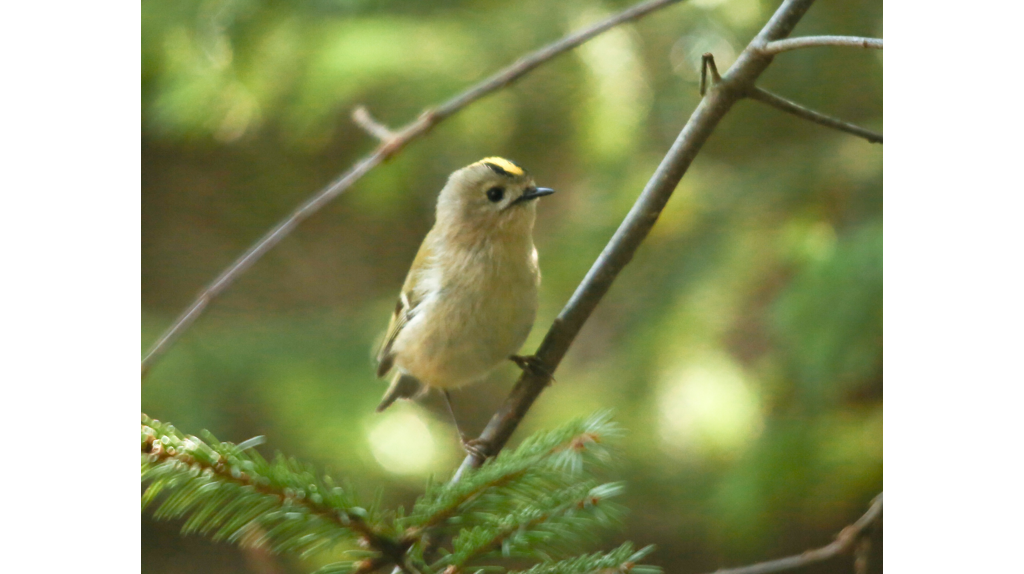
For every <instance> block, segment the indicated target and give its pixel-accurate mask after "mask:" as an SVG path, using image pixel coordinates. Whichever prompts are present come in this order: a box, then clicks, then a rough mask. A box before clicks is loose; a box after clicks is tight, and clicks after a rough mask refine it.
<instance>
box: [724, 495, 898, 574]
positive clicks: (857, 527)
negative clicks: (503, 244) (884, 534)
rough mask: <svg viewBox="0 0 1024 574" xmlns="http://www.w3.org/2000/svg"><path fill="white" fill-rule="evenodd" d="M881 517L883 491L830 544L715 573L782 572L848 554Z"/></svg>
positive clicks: (755, 573)
mask: <svg viewBox="0 0 1024 574" xmlns="http://www.w3.org/2000/svg"><path fill="white" fill-rule="evenodd" d="M881 517H882V493H879V494H878V496H876V497H875V500H874V501H873V502H872V503H871V507H870V508H868V511H867V512H865V513H864V515H863V516H861V517H860V518H859V519H857V522H854V523H853V524H851V525H849V526H847V527H846V528H844V529H843V530H842V531H841V532H840V533H839V535H838V536H836V539H835V542H833V543H832V544H829V545H828V546H825V547H822V548H815V549H814V550H808V551H806V552H804V553H803V554H797V555H796V556H789V557H786V558H779V559H778V560H770V561H768V562H761V563H758V564H752V565H750V566H743V567H740V568H730V569H727V570H716V571H715V572H714V574H770V573H771V572H782V571H783V570H792V569H794V568H800V567H803V566H807V565H808V564H814V563H815V562H822V561H825V560H828V559H830V558H834V557H836V556H839V555H840V554H848V553H850V552H853V551H854V549H855V548H857V547H858V545H859V544H860V542H861V540H863V539H865V538H866V536H867V534H868V533H869V529H870V528H871V527H872V526H873V525H874V524H875V523H876V522H878V521H880V520H881Z"/></svg>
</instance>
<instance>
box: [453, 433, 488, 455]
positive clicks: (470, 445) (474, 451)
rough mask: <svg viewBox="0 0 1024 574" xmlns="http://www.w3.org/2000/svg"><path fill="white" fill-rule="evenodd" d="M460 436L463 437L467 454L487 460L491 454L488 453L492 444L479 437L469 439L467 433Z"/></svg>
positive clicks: (463, 444) (463, 445)
mask: <svg viewBox="0 0 1024 574" xmlns="http://www.w3.org/2000/svg"><path fill="white" fill-rule="evenodd" d="M459 438H461V439H462V448H463V450H465V451H466V454H468V455H470V456H472V457H474V458H476V459H477V460H480V461H485V460H487V457H488V456H489V455H488V454H487V453H488V452H489V451H490V447H491V445H489V444H487V442H486V441H484V440H482V439H478V438H474V439H470V440H467V439H466V437H465V435H461V436H460V437H459Z"/></svg>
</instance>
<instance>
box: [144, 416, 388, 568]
mask: <svg viewBox="0 0 1024 574" xmlns="http://www.w3.org/2000/svg"><path fill="white" fill-rule="evenodd" d="M142 454H143V460H142V464H143V466H142V479H143V481H148V482H150V484H149V487H148V488H147V489H146V492H145V493H144V494H143V498H142V502H143V508H145V507H146V506H148V505H149V504H151V503H152V502H153V501H154V500H155V499H156V498H157V496H158V495H160V494H161V493H162V492H164V491H170V492H171V493H170V496H168V497H167V499H165V500H164V501H163V503H162V504H161V505H160V506H159V508H158V509H157V510H156V512H155V516H156V517H157V518H175V517H181V516H184V515H186V514H189V513H190V514H191V515H190V516H189V518H188V520H187V521H186V522H185V525H184V527H183V532H185V533H188V532H199V533H202V534H213V538H214V540H219V539H227V540H228V541H231V542H238V543H248V544H251V545H257V546H259V545H263V544H264V543H268V542H269V543H271V547H272V549H273V550H274V551H276V552H283V551H287V552H300V553H305V552H310V551H313V550H316V549H318V548H320V547H322V546H323V545H325V544H329V543H334V542H336V541H337V540H339V539H341V538H343V537H345V536H356V537H358V538H359V539H360V540H361V541H362V542H363V543H364V544H365V545H367V546H368V547H370V548H372V549H374V550H377V551H378V552H380V553H381V554H383V555H384V556H387V557H389V558H390V559H392V560H393V561H395V562H400V561H401V560H402V555H403V554H404V552H405V548H403V547H402V544H400V543H399V542H397V541H395V540H392V539H391V538H389V537H387V536H384V535H383V534H382V533H381V532H380V531H378V529H376V528H375V527H374V526H373V525H371V524H370V523H368V522H367V520H366V514H367V513H366V511H365V510H363V509H362V508H360V507H357V506H355V504H354V502H353V501H352V500H350V498H349V496H348V495H347V494H346V493H345V492H344V491H343V490H342V489H341V488H340V487H338V486H336V485H334V483H333V481H332V480H331V479H330V478H329V477H321V476H317V475H316V474H315V473H313V472H312V470H311V469H310V468H308V467H302V466H300V465H299V464H298V463H296V462H295V461H289V460H286V459H284V458H279V459H278V460H276V461H275V462H273V463H270V462H268V461H266V460H265V459H263V458H262V457H261V456H259V454H257V453H255V452H246V450H245V449H244V448H240V447H239V446H236V445H233V444H230V443H222V442H219V441H217V440H216V439H215V438H213V437H212V435H210V436H208V437H207V440H206V441H204V440H202V439H199V438H198V437H194V436H189V437H185V436H183V435H182V434H181V433H179V432H178V431H177V430H176V429H175V428H174V427H173V426H171V425H167V424H164V423H161V422H160V421H155V420H152V419H149V418H148V417H146V416H145V415H143V421H142ZM258 529H260V530H262V531H263V532H262V533H258V532H257V530H258ZM247 535H252V536H248V538H247Z"/></svg>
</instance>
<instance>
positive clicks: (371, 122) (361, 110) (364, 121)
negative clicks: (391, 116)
mask: <svg viewBox="0 0 1024 574" xmlns="http://www.w3.org/2000/svg"><path fill="white" fill-rule="evenodd" d="M352 121H353V122H355V124H356V125H357V126H359V127H361V128H363V130H365V131H366V133H368V134H370V135H371V136H373V137H375V138H377V139H379V140H380V141H381V143H388V142H390V141H391V140H393V139H395V132H393V131H391V130H390V129H388V127H387V126H386V125H384V124H382V123H380V122H378V121H377V120H375V119H373V116H371V115H370V111H369V110H367V109H366V107H365V106H357V107H356V109H354V110H352Z"/></svg>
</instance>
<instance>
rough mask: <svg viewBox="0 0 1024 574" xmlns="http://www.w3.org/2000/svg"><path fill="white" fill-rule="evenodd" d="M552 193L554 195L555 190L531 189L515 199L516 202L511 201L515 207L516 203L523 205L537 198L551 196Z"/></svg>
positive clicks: (547, 188)
mask: <svg viewBox="0 0 1024 574" xmlns="http://www.w3.org/2000/svg"><path fill="white" fill-rule="evenodd" d="M552 193H555V190H553V189H551V188H550V187H531V188H529V189H527V190H526V191H524V192H523V194H522V195H520V196H519V197H518V198H516V200H515V201H513V202H512V204H513V205H515V204H517V203H525V202H527V201H530V200H532V199H537V198H538V197H544V196H545V195H551V194H552Z"/></svg>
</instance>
